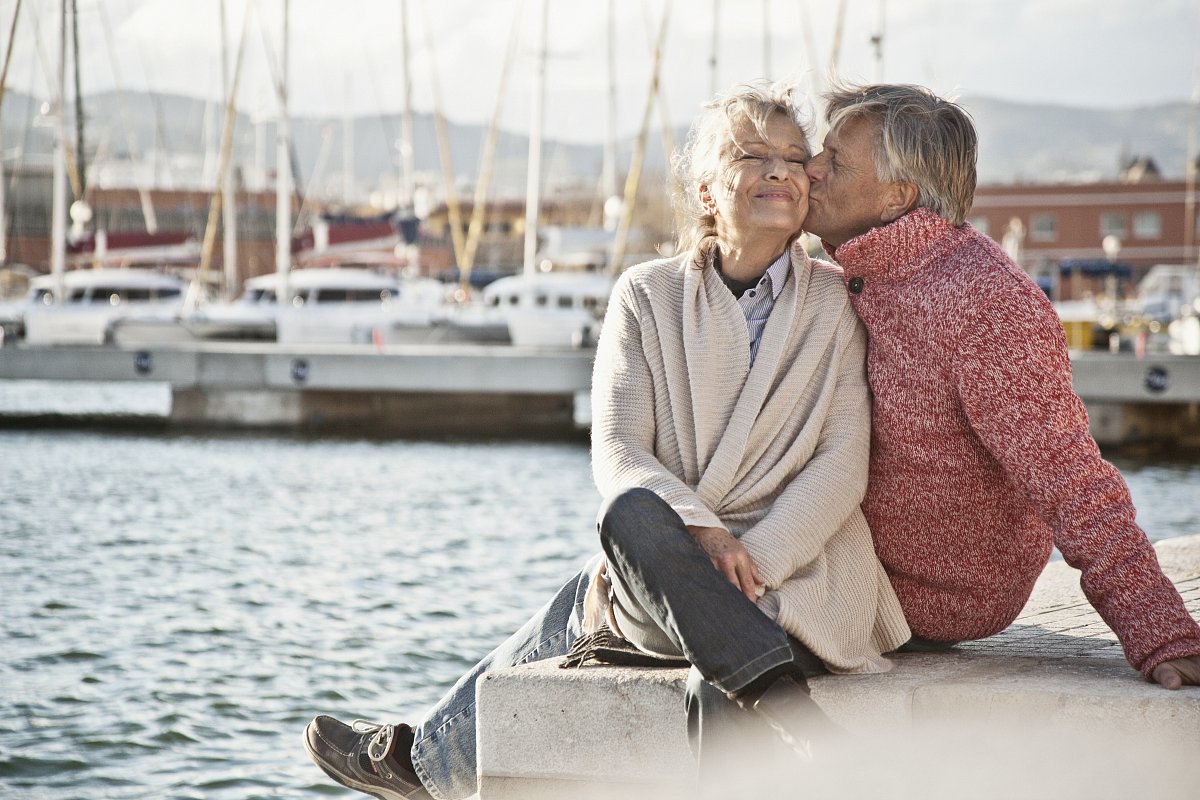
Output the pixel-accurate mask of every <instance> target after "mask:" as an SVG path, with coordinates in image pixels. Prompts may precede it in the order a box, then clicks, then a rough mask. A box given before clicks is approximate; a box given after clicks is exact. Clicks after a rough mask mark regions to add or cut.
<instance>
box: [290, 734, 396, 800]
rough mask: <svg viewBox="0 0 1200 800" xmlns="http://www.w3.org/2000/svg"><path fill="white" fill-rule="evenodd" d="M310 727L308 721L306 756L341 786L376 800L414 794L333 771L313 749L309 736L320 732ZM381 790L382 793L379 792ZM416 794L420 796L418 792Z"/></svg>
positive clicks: (305, 736) (392, 799) (389, 799)
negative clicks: (391, 789) (386, 787)
mask: <svg viewBox="0 0 1200 800" xmlns="http://www.w3.org/2000/svg"><path fill="white" fill-rule="evenodd" d="M312 728H313V723H311V722H310V723H309V724H308V726H307V727H305V729H304V752H306V753H308V757H309V758H310V759H312V762H313V763H314V764H316V765H317V767H318V768H320V770H321V771H322V772H324V773H325V774H326V775H328V776H329V777H331V778H333V779H334V780H335V781H337V782H338V783H339V784H341V785H342V786H345V787H347V788H349V789H353V790H354V791H356V792H362V793H363V794H369V795H371V797H374V798H377V800H409V798H411V797H413V796H414V795H411V794H399V793H397V792H392V791H388V790H387V789H384V788H382V787H380V786H374V785H372V784H369V783H362V782H361V781H359V780H358V779H356V778H355V777H354V776H352V775H344V774H342V773H339V772H337V771H335V770H334V769H333V768H332V767H328V766H326V765H325V764H323V763H322V759H321V757H320V756H319V755H317V751H316V750H315V749H313V746H312V741H311V737H312V736H320V734H318V733H317V732H316V730H315V729H312ZM310 729H312V730H310ZM414 791H415V789H414ZM381 792H382V793H383V794H380V793H381ZM416 796H417V797H420V795H419V794H418V795H416Z"/></svg>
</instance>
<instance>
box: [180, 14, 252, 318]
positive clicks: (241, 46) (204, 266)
mask: <svg viewBox="0 0 1200 800" xmlns="http://www.w3.org/2000/svg"><path fill="white" fill-rule="evenodd" d="M251 8H253V6H252V5H247V6H246V12H245V15H244V16H243V17H242V35H241V37H240V38H239V39H238V49H237V57H236V58H235V59H234V64H233V81H232V82H231V83H230V86H229V97H228V98H227V99H226V101H225V126H224V128H223V129H222V132H221V153H220V155H219V156H218V159H217V186H216V188H215V189H214V190H213V193H212V200H211V201H210V202H209V206H208V221H207V222H206V223H205V226H204V243H203V244H202V245H201V246H200V269H199V275H198V278H197V279H198V280H199V281H200V282H201V283H203V282H205V281H207V279H208V271H209V267H210V265H211V264H212V253H213V247H214V246H215V245H216V241H217V216H218V215H219V213H220V211H221V205H222V204H221V196H222V192H221V180H222V176H223V175H224V174H225V173H226V172H227V171H228V170H229V161H230V156H231V153H232V151H233V127H234V122H235V121H236V119H237V92H238V84H239V82H240V81H241V76H242V60H243V58H244V57H245V52H246V33H247V31H248V30H249V29H250V10H251ZM197 299H198V297H197V293H196V292H192V293H190V299H189V303H194V302H195V300H197Z"/></svg>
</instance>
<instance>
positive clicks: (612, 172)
mask: <svg viewBox="0 0 1200 800" xmlns="http://www.w3.org/2000/svg"><path fill="white" fill-rule="evenodd" d="M616 16H617V15H616V0H608V41H607V45H608V119H607V123H608V124H607V128H606V130H605V136H604V163H603V166H602V175H601V180H602V185H603V187H604V188H603V192H604V197H603V199H602V201H603V203H604V211H605V213H604V227H605V229H606V230H612V229H614V228H616V219H615V218H614V215H613V214H611V213H609V206H610V204H611V205H614V206H615V200H616V197H617V20H616Z"/></svg>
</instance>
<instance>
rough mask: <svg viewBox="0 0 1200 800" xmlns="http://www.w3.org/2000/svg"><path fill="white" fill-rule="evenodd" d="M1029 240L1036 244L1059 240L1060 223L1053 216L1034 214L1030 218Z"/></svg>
mask: <svg viewBox="0 0 1200 800" xmlns="http://www.w3.org/2000/svg"><path fill="white" fill-rule="evenodd" d="M1029 238H1030V239H1032V240H1033V241H1035V242H1053V241H1055V240H1056V239H1058V223H1057V221H1056V220H1055V218H1054V215H1053V214H1034V215H1033V216H1032V217H1030V218H1029Z"/></svg>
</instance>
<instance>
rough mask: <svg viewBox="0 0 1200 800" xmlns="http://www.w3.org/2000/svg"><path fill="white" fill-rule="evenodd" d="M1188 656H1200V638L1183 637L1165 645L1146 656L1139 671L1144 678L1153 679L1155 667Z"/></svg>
mask: <svg viewBox="0 0 1200 800" xmlns="http://www.w3.org/2000/svg"><path fill="white" fill-rule="evenodd" d="M1188 656H1200V639H1183V640H1181V641H1177V642H1169V643H1167V644H1165V645H1163V646H1162V647H1160V648H1158V649H1157V650H1155V651H1154V652H1153V653H1151V654H1150V655H1149V656H1147V657H1146V660H1145V661H1143V662H1142V666H1141V669H1140V670H1139V671H1140V672H1141V673H1142V677H1143V678H1145V679H1146V680H1148V681H1153V680H1154V668H1155V667H1157V666H1158V665H1159V664H1162V663H1163V662H1166V661H1173V660H1175V659H1177V658H1187V657H1188Z"/></svg>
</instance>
